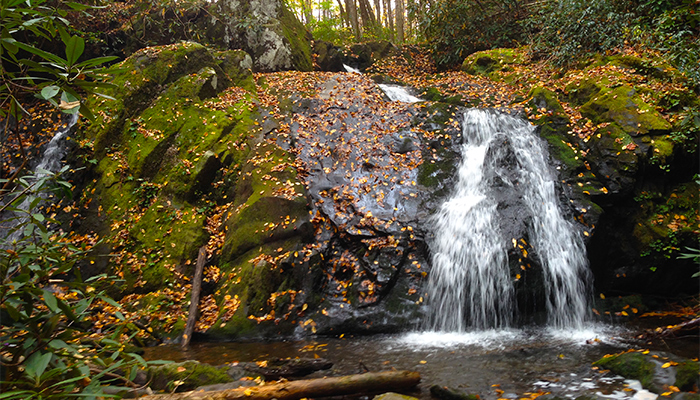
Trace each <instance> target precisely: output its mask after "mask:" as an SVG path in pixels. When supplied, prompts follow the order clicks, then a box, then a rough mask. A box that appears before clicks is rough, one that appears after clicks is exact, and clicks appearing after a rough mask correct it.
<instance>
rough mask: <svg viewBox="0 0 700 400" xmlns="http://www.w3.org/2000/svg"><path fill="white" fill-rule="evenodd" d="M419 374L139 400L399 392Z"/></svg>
mask: <svg viewBox="0 0 700 400" xmlns="http://www.w3.org/2000/svg"><path fill="white" fill-rule="evenodd" d="M419 382H420V374H419V373H418V372H412V371H386V372H369V373H366V374H359V375H348V376H341V377H335V378H320V379H308V380H300V381H287V382H280V383H275V384H271V385H263V386H253V387H241V388H236V389H228V390H221V391H217V392H202V391H193V392H184V393H172V394H158V395H153V396H146V397H142V398H141V400H271V399H277V400H298V399H302V398H314V397H329V396H343V395H350V394H360V393H377V392H390V391H401V390H407V389H411V388H414V387H415V386H416V385H418V383H419Z"/></svg>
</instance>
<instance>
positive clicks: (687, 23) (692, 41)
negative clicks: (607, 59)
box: [522, 0, 700, 85]
mask: <svg viewBox="0 0 700 400" xmlns="http://www.w3.org/2000/svg"><path fill="white" fill-rule="evenodd" d="M698 8H699V6H698V3H697V2H696V1H695V0H646V1H642V2H639V1H633V0H620V1H606V0H564V1H560V0H547V1H545V2H544V3H542V5H541V6H540V7H539V8H538V9H536V10H534V11H533V13H532V15H531V16H530V17H529V18H527V19H525V20H523V21H522V26H523V27H524V29H525V30H527V31H528V32H530V39H529V41H530V44H531V48H530V51H531V54H532V55H534V56H535V57H536V58H547V59H550V60H551V61H552V62H553V63H554V64H556V65H560V66H566V65H568V64H571V63H575V62H577V61H579V60H581V59H583V58H585V57H588V56H591V55H593V54H596V53H605V52H607V51H611V50H615V49H617V48H621V47H622V46H624V45H635V44H640V45H643V46H645V47H648V48H651V49H654V50H658V51H660V52H662V53H663V54H664V55H665V57H666V58H668V59H669V61H670V62H671V63H672V64H673V65H674V66H676V67H677V68H678V69H679V70H681V71H682V72H684V73H685V74H686V75H687V76H688V77H689V78H690V79H692V80H693V81H694V82H695V83H696V84H697V85H700V40H699V35H700V30H699V28H700V12H698Z"/></svg>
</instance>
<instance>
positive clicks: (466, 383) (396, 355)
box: [146, 325, 656, 400]
mask: <svg viewBox="0 0 700 400" xmlns="http://www.w3.org/2000/svg"><path fill="white" fill-rule="evenodd" d="M621 333H622V329H621V328H611V327H609V326H604V325H594V326H591V327H590V329H585V330H578V331H555V330H548V329H545V328H535V329H519V330H499V331H482V332H474V333H464V334H444V333H432V332H428V333H409V334H397V335H375V336H360V337H352V336H345V337H342V338H314V339H306V340H299V341H278V342H275V341H263V342H230V343H193V344H191V345H190V348H189V349H188V350H186V351H182V350H181V349H180V347H179V346H178V345H163V346H157V347H152V348H148V349H146V359H150V360H155V359H165V360H173V361H184V360H198V361H200V362H205V363H209V364H212V365H222V364H227V363H235V362H237V361H240V362H250V361H261V360H266V359H270V358H277V357H279V358H287V357H292V358H294V357H307V358H314V357H321V358H325V359H328V360H330V361H331V362H333V367H332V368H331V370H329V371H319V372H316V373H314V374H312V375H309V376H308V377H309V378H313V377H321V376H325V375H331V376H337V375H346V374H355V373H362V372H365V371H368V370H369V371H384V370H391V369H392V368H395V369H398V370H403V369H407V370H413V371H418V372H420V374H421V378H422V380H421V384H420V385H419V391H418V392H414V393H410V394H411V395H413V396H416V397H419V398H421V399H428V398H430V393H429V387H430V386H431V385H434V384H438V385H442V386H449V387H452V388H457V389H460V390H462V391H464V392H467V393H474V394H478V395H479V396H480V397H481V398H482V399H485V400H497V399H522V398H534V397H536V396H537V395H538V394H544V393H547V392H551V393H552V394H553V395H558V396H562V397H567V398H575V397H578V396H581V395H597V396H598V397H604V398H613V399H628V398H636V399H653V398H655V397H656V395H653V394H651V393H648V392H646V391H645V390H641V391H637V390H635V389H634V387H635V386H636V384H635V382H634V381H625V380H624V379H623V378H622V377H619V376H614V375H613V374H611V373H609V372H604V371H600V370H597V369H594V368H593V367H592V366H591V363H592V362H594V361H596V360H598V359H600V358H601V357H602V356H604V355H605V354H608V353H615V352H619V351H622V350H624V349H626V348H628V347H629V345H627V344H624V343H623V342H622V341H621V340H620V334H621ZM638 389H641V388H638Z"/></svg>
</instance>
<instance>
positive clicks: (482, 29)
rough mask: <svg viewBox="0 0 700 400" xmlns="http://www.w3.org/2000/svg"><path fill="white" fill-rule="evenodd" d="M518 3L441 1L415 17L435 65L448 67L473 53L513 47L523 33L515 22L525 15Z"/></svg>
mask: <svg viewBox="0 0 700 400" xmlns="http://www.w3.org/2000/svg"><path fill="white" fill-rule="evenodd" d="M519 3H520V2H519V1H495V0H481V1H478V0H444V1H439V2H435V3H433V4H432V5H431V8H430V10H429V11H428V12H423V13H417V15H418V16H419V24H420V28H421V31H422V32H423V35H424V36H425V38H426V40H427V41H428V43H429V44H430V47H431V48H432V50H433V53H434V56H435V60H436V61H437V63H438V65H439V66H441V67H452V66H455V65H457V64H459V63H461V62H462V60H464V58H465V57H466V56H468V55H469V54H471V53H474V52H476V51H481V50H488V49H493V48H498V47H513V46H515V45H517V44H518V43H519V42H520V41H521V40H522V32H523V31H522V27H521V26H520V25H519V24H518V23H517V21H518V20H521V19H522V18H524V17H525V16H526V15H527V10H526V9H525V8H524V6H522V5H521V4H519Z"/></svg>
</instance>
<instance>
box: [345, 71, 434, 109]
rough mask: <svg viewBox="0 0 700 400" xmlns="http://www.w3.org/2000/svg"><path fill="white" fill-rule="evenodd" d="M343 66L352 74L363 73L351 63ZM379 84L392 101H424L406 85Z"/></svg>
mask: <svg viewBox="0 0 700 400" xmlns="http://www.w3.org/2000/svg"><path fill="white" fill-rule="evenodd" d="M343 68H345V71H347V72H350V73H351V74H360V75H362V72H360V70H359V69H357V68H353V67H351V66H349V65H345V64H343ZM377 86H379V88H380V89H382V91H383V92H384V94H386V96H387V97H388V98H389V100H391V101H398V102H401V103H417V102H419V101H423V99H421V98H420V97H416V96H414V95H412V94H410V93H409V92H408V90H406V88H405V87H403V86H399V85H388V84H383V83H380V84H378V85H377Z"/></svg>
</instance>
